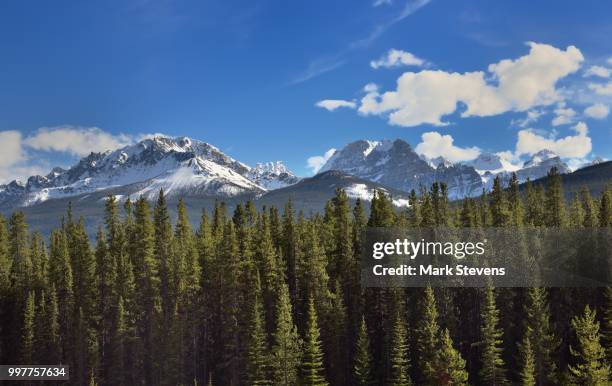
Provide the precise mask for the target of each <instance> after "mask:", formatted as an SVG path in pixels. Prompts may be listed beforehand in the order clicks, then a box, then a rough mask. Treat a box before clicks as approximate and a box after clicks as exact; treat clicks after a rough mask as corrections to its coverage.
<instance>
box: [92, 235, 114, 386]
mask: <svg viewBox="0 0 612 386" xmlns="http://www.w3.org/2000/svg"><path fill="white" fill-rule="evenodd" d="M96 240H97V244H96V252H95V256H96V278H97V283H98V288H97V312H98V315H99V323H98V332H99V335H100V357H101V373H100V376H101V379H102V380H105V379H107V375H108V374H110V373H111V372H112V371H113V369H112V368H111V367H110V363H109V356H108V355H107V353H108V351H109V349H110V347H109V340H110V336H111V335H110V334H111V328H112V317H113V301H114V299H115V296H116V295H115V293H114V286H115V281H116V277H117V276H116V275H117V267H116V264H115V259H114V258H113V257H112V256H111V254H110V252H109V249H108V245H107V243H106V235H105V234H104V231H103V230H102V228H100V229H99V230H98V234H97V236H96Z"/></svg>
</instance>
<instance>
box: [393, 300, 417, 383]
mask: <svg viewBox="0 0 612 386" xmlns="http://www.w3.org/2000/svg"><path fill="white" fill-rule="evenodd" d="M389 344H390V345H391V352H390V358H389V361H390V368H391V375H390V377H389V379H388V380H387V384H388V385H389V386H410V385H412V381H411V379H410V375H409V373H408V367H409V360H408V358H409V357H408V337H407V333H406V325H405V322H404V320H403V318H402V316H401V313H400V312H399V311H398V312H396V314H395V319H394V321H393V327H392V330H391V339H390V341H389Z"/></svg>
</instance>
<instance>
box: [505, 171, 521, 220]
mask: <svg viewBox="0 0 612 386" xmlns="http://www.w3.org/2000/svg"><path fill="white" fill-rule="evenodd" d="M508 204H509V210H510V225H511V226H515V227H519V226H521V225H523V219H524V216H525V214H524V211H523V204H522V203H521V194H520V193H519V180H518V177H517V176H516V173H512V178H511V179H510V184H509V186H508Z"/></svg>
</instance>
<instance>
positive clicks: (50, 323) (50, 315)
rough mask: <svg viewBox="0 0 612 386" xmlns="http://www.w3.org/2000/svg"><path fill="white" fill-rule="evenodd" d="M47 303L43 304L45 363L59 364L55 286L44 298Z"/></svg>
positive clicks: (57, 311) (57, 312)
mask: <svg viewBox="0 0 612 386" xmlns="http://www.w3.org/2000/svg"><path fill="white" fill-rule="evenodd" d="M46 299H47V301H48V303H47V304H45V308H44V310H45V318H44V322H45V323H46V326H45V328H44V332H45V335H44V336H45V338H44V342H45V343H46V346H45V361H46V362H47V363H60V359H61V358H60V356H61V346H60V344H61V342H60V324H59V316H60V314H59V306H58V304H57V293H56V291H55V286H51V288H50V289H49V290H48V294H47V296H46Z"/></svg>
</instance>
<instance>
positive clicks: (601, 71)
mask: <svg viewBox="0 0 612 386" xmlns="http://www.w3.org/2000/svg"><path fill="white" fill-rule="evenodd" d="M610 74H612V70H610V69H609V68H606V67H603V66H591V67H589V68H588V69H587V70H586V71H585V72H584V76H585V77H586V76H598V77H600V78H609V77H610Z"/></svg>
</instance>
